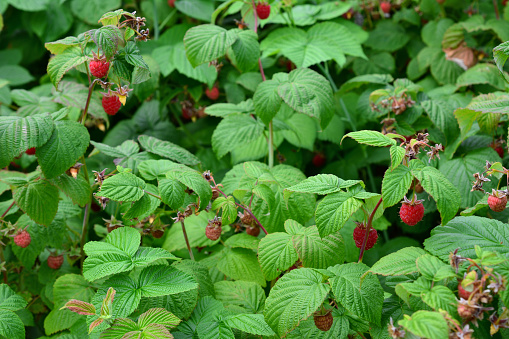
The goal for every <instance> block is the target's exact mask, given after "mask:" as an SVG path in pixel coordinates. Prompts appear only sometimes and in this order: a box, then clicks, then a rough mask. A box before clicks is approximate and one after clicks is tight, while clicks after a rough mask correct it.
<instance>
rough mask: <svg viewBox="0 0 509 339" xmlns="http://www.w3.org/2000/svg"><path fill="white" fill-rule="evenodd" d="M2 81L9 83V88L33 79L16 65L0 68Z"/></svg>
mask: <svg viewBox="0 0 509 339" xmlns="http://www.w3.org/2000/svg"><path fill="white" fill-rule="evenodd" d="M0 74H2V79H5V80H7V81H8V82H9V85H10V86H21V85H24V84H27V83H29V82H30V81H33V80H34V77H33V76H32V75H31V74H30V73H29V72H28V71H27V70H26V69H25V68H23V67H21V66H18V65H5V66H0Z"/></svg>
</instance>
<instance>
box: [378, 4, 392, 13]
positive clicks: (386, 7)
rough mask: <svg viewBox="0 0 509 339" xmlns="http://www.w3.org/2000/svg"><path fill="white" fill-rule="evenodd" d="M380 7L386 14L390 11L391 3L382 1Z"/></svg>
mask: <svg viewBox="0 0 509 339" xmlns="http://www.w3.org/2000/svg"><path fill="white" fill-rule="evenodd" d="M380 8H381V9H382V12H384V13H385V14H388V13H390V12H391V3H390V2H388V1H382V3H381V4H380Z"/></svg>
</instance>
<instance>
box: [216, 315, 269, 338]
mask: <svg viewBox="0 0 509 339" xmlns="http://www.w3.org/2000/svg"><path fill="white" fill-rule="evenodd" d="M223 322H224V323H225V324H226V325H228V326H230V327H231V328H236V329H238V330H241V331H242V332H247V333H251V334H257V335H264V336H271V335H275V333H274V331H272V329H271V328H270V327H269V325H267V323H266V322H265V319H264V318H263V315H262V314H237V315H230V316H228V317H226V318H225V319H224V320H223Z"/></svg>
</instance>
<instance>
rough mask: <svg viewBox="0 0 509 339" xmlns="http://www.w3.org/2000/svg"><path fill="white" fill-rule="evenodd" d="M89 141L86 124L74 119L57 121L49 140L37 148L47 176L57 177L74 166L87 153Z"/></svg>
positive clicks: (42, 167)
mask: <svg viewBox="0 0 509 339" xmlns="http://www.w3.org/2000/svg"><path fill="white" fill-rule="evenodd" d="M89 142H90V135H89V134H88V131H87V129H86V128H85V126H83V125H81V124H80V123H77V122H74V121H56V122H55V129H54V130H53V134H52V135H51V137H50V138H49V140H48V142H46V143H45V144H44V145H42V146H41V147H38V148H37V150H36V155H37V160H38V161H39V165H41V169H42V172H43V173H44V175H45V176H46V178H48V179H50V178H55V177H57V176H59V175H60V174H62V173H64V172H65V171H67V170H68V169H69V168H70V167H71V166H73V165H74V164H75V163H76V161H78V159H79V158H80V157H81V156H82V155H83V154H84V153H85V151H86V150H87V148H88V145H89Z"/></svg>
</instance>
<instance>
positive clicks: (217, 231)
mask: <svg viewBox="0 0 509 339" xmlns="http://www.w3.org/2000/svg"><path fill="white" fill-rule="evenodd" d="M222 231H223V229H222V228H221V227H211V226H207V227H206V228H205V235H206V236H207V238H209V239H210V240H212V241H215V240H217V239H219V238H220V237H221V232H222Z"/></svg>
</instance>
